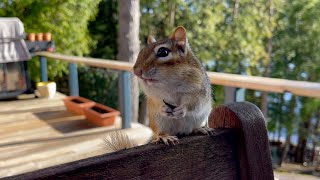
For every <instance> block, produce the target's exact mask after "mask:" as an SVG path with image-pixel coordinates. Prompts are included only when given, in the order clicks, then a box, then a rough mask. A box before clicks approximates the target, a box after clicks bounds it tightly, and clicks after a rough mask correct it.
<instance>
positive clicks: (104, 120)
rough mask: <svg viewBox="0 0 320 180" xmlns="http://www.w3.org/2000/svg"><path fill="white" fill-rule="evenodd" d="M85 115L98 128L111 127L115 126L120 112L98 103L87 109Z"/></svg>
mask: <svg viewBox="0 0 320 180" xmlns="http://www.w3.org/2000/svg"><path fill="white" fill-rule="evenodd" d="M84 114H85V116H86V118H87V119H88V120H89V121H90V122H92V123H93V124H96V125H98V126H110V125H113V124H114V121H115V119H116V117H117V116H119V115H120V112H119V111H117V110H115V109H112V108H110V107H108V106H105V105H103V104H98V103H96V104H95V105H94V106H92V107H91V108H85V110H84Z"/></svg>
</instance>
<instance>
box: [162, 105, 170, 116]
mask: <svg viewBox="0 0 320 180" xmlns="http://www.w3.org/2000/svg"><path fill="white" fill-rule="evenodd" d="M172 112H173V109H172V108H171V107H169V106H168V105H166V104H164V105H162V107H161V111H160V114H161V115H162V116H166V117H173V114H172Z"/></svg>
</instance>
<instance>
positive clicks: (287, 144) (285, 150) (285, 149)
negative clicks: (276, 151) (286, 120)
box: [281, 132, 291, 163]
mask: <svg viewBox="0 0 320 180" xmlns="http://www.w3.org/2000/svg"><path fill="white" fill-rule="evenodd" d="M290 140H291V134H289V133H288V132H287V135H286V141H285V143H284V146H283V151H282V157H281V163H282V162H286V159H287V155H288V152H289V149H290V144H291V142H290ZM289 158H290V156H289Z"/></svg>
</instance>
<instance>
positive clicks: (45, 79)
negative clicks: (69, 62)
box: [39, 56, 48, 82]
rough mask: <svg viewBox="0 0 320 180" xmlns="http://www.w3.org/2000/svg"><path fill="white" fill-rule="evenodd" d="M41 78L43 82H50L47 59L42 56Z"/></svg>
mask: <svg viewBox="0 0 320 180" xmlns="http://www.w3.org/2000/svg"><path fill="white" fill-rule="evenodd" d="M39 60H40V80H41V81H42V82H48V70H47V59H46V58H45V57H43V56H40V58H39Z"/></svg>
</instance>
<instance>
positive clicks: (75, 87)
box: [68, 63, 79, 96]
mask: <svg viewBox="0 0 320 180" xmlns="http://www.w3.org/2000/svg"><path fill="white" fill-rule="evenodd" d="M68 68H69V91H70V96H79V81H78V69H77V64H75V63H69V65H68Z"/></svg>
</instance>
